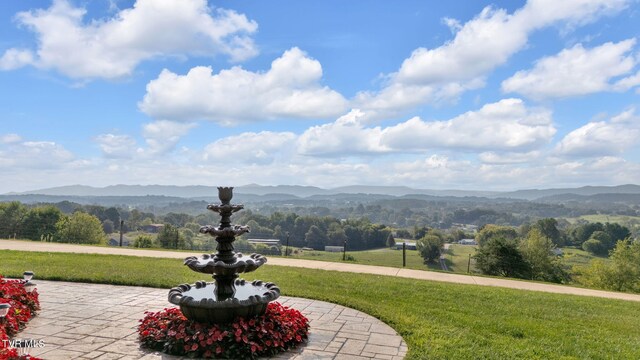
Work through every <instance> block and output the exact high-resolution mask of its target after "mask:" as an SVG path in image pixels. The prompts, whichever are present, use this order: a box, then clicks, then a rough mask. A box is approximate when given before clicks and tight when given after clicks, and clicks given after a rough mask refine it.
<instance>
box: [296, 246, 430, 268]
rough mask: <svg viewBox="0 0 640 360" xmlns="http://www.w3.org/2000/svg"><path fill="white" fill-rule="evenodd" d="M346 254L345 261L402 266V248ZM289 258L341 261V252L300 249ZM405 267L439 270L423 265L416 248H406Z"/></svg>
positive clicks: (348, 252)
mask: <svg viewBox="0 0 640 360" xmlns="http://www.w3.org/2000/svg"><path fill="white" fill-rule="evenodd" d="M283 252H284V250H283ZM347 256H348V257H349V256H350V257H351V258H352V260H348V261H347V262H349V263H353V264H362V265H375V266H388V267H395V268H400V267H402V250H392V249H388V248H384V249H376V250H364V251H348V249H347ZM290 257H291V258H297V259H305V260H320V261H331V262H342V261H343V260H342V252H339V253H338V252H326V251H309V250H305V251H301V252H300V253H298V254H294V255H291V256H290ZM406 268H407V269H415V270H441V268H440V265H438V264H435V263H434V264H428V265H425V264H424V261H423V259H422V257H421V256H420V254H419V253H418V251H416V250H407V266H406Z"/></svg>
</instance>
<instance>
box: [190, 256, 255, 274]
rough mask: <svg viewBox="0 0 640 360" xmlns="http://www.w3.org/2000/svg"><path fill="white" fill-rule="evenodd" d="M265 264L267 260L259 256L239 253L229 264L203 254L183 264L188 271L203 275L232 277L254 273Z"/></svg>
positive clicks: (192, 257)
mask: <svg viewBox="0 0 640 360" xmlns="http://www.w3.org/2000/svg"><path fill="white" fill-rule="evenodd" d="M266 262H267V258H266V257H264V256H263V255H261V254H251V255H249V256H245V255H243V254H241V253H237V254H235V259H234V260H233V262H231V263H226V262H224V261H222V260H219V259H218V258H217V257H216V256H215V255H209V254H204V255H202V256H200V257H195V256H190V257H188V258H186V259H184V264H185V265H187V266H188V267H189V269H191V270H193V271H197V272H201V273H204V274H219V275H233V274H239V273H247V272H251V271H255V270H256V269H257V268H259V267H260V266H262V265H264V264H265V263H266Z"/></svg>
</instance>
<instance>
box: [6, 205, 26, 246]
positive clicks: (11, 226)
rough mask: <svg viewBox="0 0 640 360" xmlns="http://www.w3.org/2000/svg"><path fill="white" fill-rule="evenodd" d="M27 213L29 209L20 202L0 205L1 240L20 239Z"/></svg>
mask: <svg viewBox="0 0 640 360" xmlns="http://www.w3.org/2000/svg"><path fill="white" fill-rule="evenodd" d="M27 212H28V210H27V207H26V206H24V205H22V203H20V202H19V201H12V202H10V203H0V238H16V237H19V236H20V230H21V227H22V224H23V221H24V218H25V217H26V216H27Z"/></svg>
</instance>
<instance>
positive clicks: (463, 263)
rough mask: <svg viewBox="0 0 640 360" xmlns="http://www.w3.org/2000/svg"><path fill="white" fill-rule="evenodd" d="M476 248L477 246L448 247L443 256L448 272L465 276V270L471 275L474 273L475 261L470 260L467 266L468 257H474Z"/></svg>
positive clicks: (456, 245) (454, 245) (453, 245)
mask: <svg viewBox="0 0 640 360" xmlns="http://www.w3.org/2000/svg"><path fill="white" fill-rule="evenodd" d="M476 248H477V246H475V245H458V244H451V245H449V250H447V252H446V254H445V258H446V260H447V266H448V267H449V270H450V271H453V272H455V273H460V274H466V273H467V268H469V270H470V272H471V273H475V272H476V268H475V266H474V264H475V260H474V259H473V258H472V259H471V266H469V255H471V256H473V255H475V254H476Z"/></svg>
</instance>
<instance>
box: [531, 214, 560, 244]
mask: <svg viewBox="0 0 640 360" xmlns="http://www.w3.org/2000/svg"><path fill="white" fill-rule="evenodd" d="M533 227H534V228H536V229H538V230H539V231H540V232H541V233H542V235H543V236H545V237H547V238H549V239H550V240H551V242H553V243H554V244H556V245H558V246H562V245H563V243H562V240H563V239H562V233H561V232H560V230H558V221H557V220H556V219H554V218H545V219H540V220H538V221H537V222H536V223H535V225H534V226H533Z"/></svg>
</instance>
